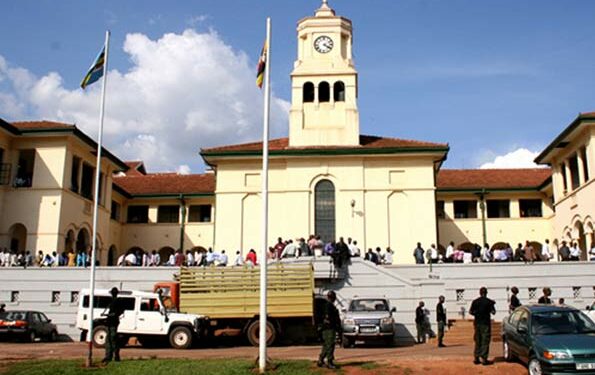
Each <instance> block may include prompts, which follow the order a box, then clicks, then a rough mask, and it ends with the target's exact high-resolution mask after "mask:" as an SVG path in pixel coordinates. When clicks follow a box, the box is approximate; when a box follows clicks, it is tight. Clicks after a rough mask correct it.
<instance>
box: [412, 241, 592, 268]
mask: <svg viewBox="0 0 595 375" xmlns="http://www.w3.org/2000/svg"><path fill="white" fill-rule="evenodd" d="M582 254H583V250H582V249H581V248H580V247H579V245H578V243H577V242H570V243H567V242H566V241H562V243H561V245H560V246H559V247H558V249H557V252H556V254H555V255H554V251H553V249H552V247H551V246H550V241H549V240H547V239H546V240H545V242H544V244H543V245H541V249H539V248H536V247H535V246H533V243H532V242H530V241H525V244H524V245H523V244H522V243H519V244H518V245H517V247H516V248H515V249H514V250H513V248H512V246H511V245H510V243H506V244H504V243H499V244H498V246H493V247H490V245H489V244H487V243H486V244H484V246H483V247H482V246H480V245H478V244H472V245H471V246H468V247H466V248H465V249H461V248H455V244H454V242H452V241H451V242H450V243H449V244H448V246H447V247H446V249H444V250H442V251H441V250H439V249H437V248H436V245H435V244H432V245H431V246H430V248H429V249H427V250H424V249H423V247H422V246H421V243H419V242H418V243H417V247H416V248H415V249H414V250H413V257H414V259H415V263H417V264H424V263H425V262H426V261H427V262H428V263H480V262H488V263H489V262H525V263H533V262H536V261H543V262H549V261H550V260H552V259H554V257H557V260H558V261H562V262H566V261H579V260H580V259H581V255H582ZM587 258H588V259H590V260H591V261H595V244H593V247H592V248H591V249H590V250H589V252H588V257H587Z"/></svg>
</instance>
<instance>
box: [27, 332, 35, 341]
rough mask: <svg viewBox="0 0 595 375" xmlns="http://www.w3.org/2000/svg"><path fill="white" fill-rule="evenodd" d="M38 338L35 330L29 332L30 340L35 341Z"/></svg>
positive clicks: (28, 338) (28, 337)
mask: <svg viewBox="0 0 595 375" xmlns="http://www.w3.org/2000/svg"><path fill="white" fill-rule="evenodd" d="M36 339H37V334H36V333H35V331H31V332H29V336H27V340H28V341H29V342H35V340H36Z"/></svg>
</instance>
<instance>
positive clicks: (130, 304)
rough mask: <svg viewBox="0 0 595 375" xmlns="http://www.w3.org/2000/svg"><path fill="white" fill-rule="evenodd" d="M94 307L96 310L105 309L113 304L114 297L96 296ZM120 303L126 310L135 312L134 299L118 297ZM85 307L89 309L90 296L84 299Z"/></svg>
mask: <svg viewBox="0 0 595 375" xmlns="http://www.w3.org/2000/svg"><path fill="white" fill-rule="evenodd" d="M93 301H94V302H93V307H94V308H96V309H105V308H107V307H108V306H109V304H110V303H111V302H112V297H108V296H94V297H93ZM118 301H119V302H120V303H121V304H122V308H123V309H124V310H134V302H135V301H134V298H131V297H118ZM83 307H87V308H88V307H89V296H88V295H86V296H84V297H83Z"/></svg>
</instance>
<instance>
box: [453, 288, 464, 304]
mask: <svg viewBox="0 0 595 375" xmlns="http://www.w3.org/2000/svg"><path fill="white" fill-rule="evenodd" d="M455 292H456V300H457V302H465V289H457V290H456V291H455Z"/></svg>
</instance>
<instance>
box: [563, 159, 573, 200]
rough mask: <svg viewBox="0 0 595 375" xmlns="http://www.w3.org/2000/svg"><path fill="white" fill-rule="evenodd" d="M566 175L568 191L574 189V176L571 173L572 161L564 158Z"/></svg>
mask: <svg viewBox="0 0 595 375" xmlns="http://www.w3.org/2000/svg"><path fill="white" fill-rule="evenodd" d="M564 172H565V173H564V175H565V176H566V177H565V179H564V181H566V193H569V192H571V191H572V176H571V175H570V163H569V162H568V159H566V160H564Z"/></svg>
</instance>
